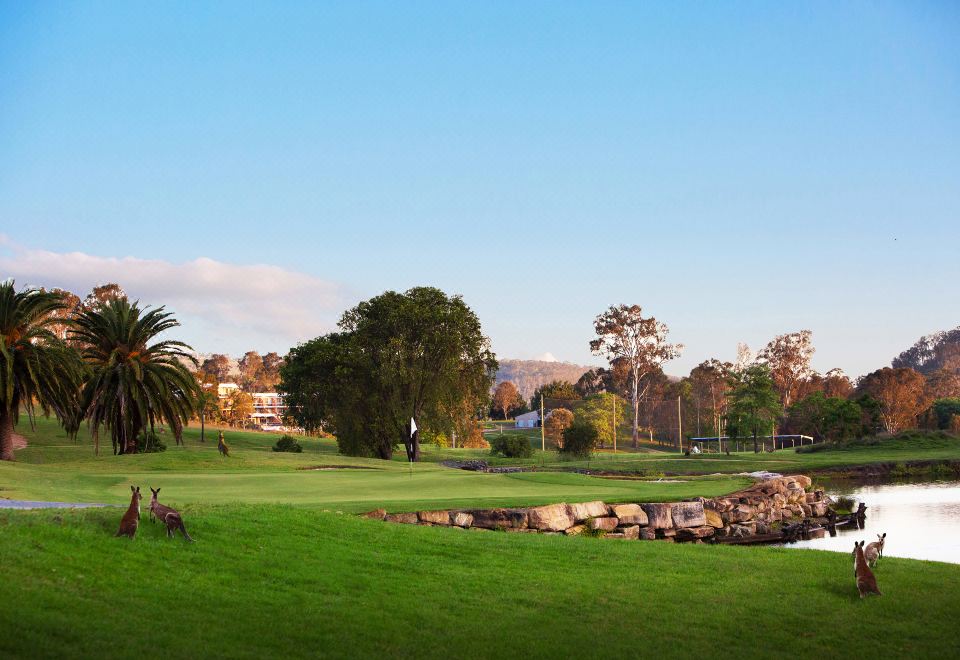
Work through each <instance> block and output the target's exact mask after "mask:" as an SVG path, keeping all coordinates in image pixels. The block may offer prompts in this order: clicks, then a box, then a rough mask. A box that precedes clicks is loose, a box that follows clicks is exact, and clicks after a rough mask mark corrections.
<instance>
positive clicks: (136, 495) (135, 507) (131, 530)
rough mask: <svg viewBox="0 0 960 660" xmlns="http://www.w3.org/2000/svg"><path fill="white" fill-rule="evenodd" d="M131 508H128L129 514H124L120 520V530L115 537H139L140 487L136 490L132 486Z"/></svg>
mask: <svg viewBox="0 0 960 660" xmlns="http://www.w3.org/2000/svg"><path fill="white" fill-rule="evenodd" d="M130 492H131V493H132V495H131V496H130V506H128V507H127V512H126V513H124V514H123V518H121V519H120V529H118V530H117V533H116V534H114V536H129V537H130V538H131V539H132V538H133V537H134V536H136V535H137V526H138V525H139V524H140V499H141V498H142V496H141V495H140V486H137V487H136V488H134V487H133V486H130Z"/></svg>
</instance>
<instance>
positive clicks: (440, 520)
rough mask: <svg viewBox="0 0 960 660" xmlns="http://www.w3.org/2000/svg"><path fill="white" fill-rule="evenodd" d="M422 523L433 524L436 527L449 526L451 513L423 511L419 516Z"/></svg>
mask: <svg viewBox="0 0 960 660" xmlns="http://www.w3.org/2000/svg"><path fill="white" fill-rule="evenodd" d="M417 515H419V516H420V522H424V523H432V524H434V525H449V524H450V512H449V511H421V512H420V513H419V514H417Z"/></svg>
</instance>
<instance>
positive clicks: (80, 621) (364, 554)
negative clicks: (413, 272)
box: [0, 506, 960, 658]
mask: <svg viewBox="0 0 960 660" xmlns="http://www.w3.org/2000/svg"><path fill="white" fill-rule="evenodd" d="M116 519H117V515H116V512H111V511H105V510H87V511H75V512H59V513H55V512H33V513H9V514H3V513H0V529H2V533H0V553H2V556H3V557H4V558H5V560H4V579H3V580H0V599H3V600H2V602H5V603H8V604H10V605H12V607H5V608H3V609H2V610H0V625H2V626H3V629H4V630H6V631H16V634H5V635H2V636H0V656H4V657H54V656H55V657H104V658H109V657H121V656H126V657H131V656H134V655H142V656H157V657H190V656H194V655H197V654H203V655H204V656H209V657H224V656H230V657H282V656H306V655H310V656H340V657H343V656H352V657H383V656H398V655H404V656H414V657H450V656H451V655H454V656H457V655H461V656H470V657H515V656H517V655H520V654H523V655H524V656H528V657H572V656H636V655H652V656H655V655H667V656H671V657H673V656H682V657H693V656H709V657H717V656H726V657H760V656H767V657H769V656H772V655H775V654H776V655H781V654H783V653H784V652H787V653H789V654H790V655H792V656H794V655H795V656H797V657H811V656H812V655H814V654H818V655H826V656H829V657H901V656H904V655H909V656H914V657H916V656H925V657H956V656H957V655H958V654H960V642H958V638H957V637H956V636H955V635H952V634H948V631H949V630H952V629H953V627H954V626H955V623H956V620H957V617H958V616H960V594H958V591H957V590H956V589H954V588H952V587H951V586H949V585H955V584H956V583H957V579H958V577H960V570H958V567H955V566H949V565H946V564H937V563H932V562H916V561H910V560H898V559H894V558H885V559H883V560H881V563H880V566H879V567H878V569H877V576H878V580H879V584H880V586H881V589H882V590H883V591H884V596H883V597H881V598H871V599H869V600H866V601H860V600H859V599H858V598H857V596H856V589H855V587H854V582H853V577H852V575H851V573H852V571H851V561H850V558H849V557H848V556H847V555H845V554H840V553H829V552H815V551H799V550H786V549H778V548H732V547H714V546H692V545H684V546H681V545H672V544H666V543H655V542H622V541H607V540H601V539H591V538H566V537H556V536H533V535H523V534H507V533H497V532H469V531H451V530H447V529H438V528H424V527H408V526H403V525H388V524H385V523H380V522H375V521H369V520H361V519H357V518H354V517H350V516H337V515H336V514H332V513H322V512H318V511H316V510H312V509H308V508H298V507H282V506H242V507H239V506H238V507H203V508H202V509H201V510H199V511H195V512H193V514H192V515H191V516H190V517H189V518H188V524H189V529H190V531H191V533H192V534H193V536H194V537H195V538H197V542H196V543H195V544H186V543H183V542H181V541H180V540H175V541H168V540H167V539H166V538H164V537H163V534H162V532H161V530H160V528H159V525H151V523H149V522H148V521H147V520H146V516H145V517H144V521H143V523H142V528H141V533H140V535H139V536H138V538H137V539H136V540H135V541H132V542H131V541H129V540H126V539H115V538H112V537H111V534H112V532H113V531H114V529H115V527H116Z"/></svg>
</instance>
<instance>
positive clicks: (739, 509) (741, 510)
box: [722, 504, 757, 523]
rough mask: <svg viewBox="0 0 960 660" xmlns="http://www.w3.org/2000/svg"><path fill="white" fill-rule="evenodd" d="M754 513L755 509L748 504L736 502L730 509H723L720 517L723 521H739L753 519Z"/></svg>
mask: <svg viewBox="0 0 960 660" xmlns="http://www.w3.org/2000/svg"><path fill="white" fill-rule="evenodd" d="M756 513H757V511H756V509H754V508H753V507H752V506H750V505H749V504H738V505H737V506H735V507H733V508H732V509H731V510H730V511H724V512H723V514H722V517H723V520H724V522H727V523H739V522H746V521H748V520H753V517H754V516H755V515H756Z"/></svg>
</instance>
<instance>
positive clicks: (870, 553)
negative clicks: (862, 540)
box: [863, 532, 887, 566]
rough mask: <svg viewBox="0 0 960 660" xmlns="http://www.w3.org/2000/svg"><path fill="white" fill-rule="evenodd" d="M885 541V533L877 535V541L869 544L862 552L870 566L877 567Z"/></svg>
mask: <svg viewBox="0 0 960 660" xmlns="http://www.w3.org/2000/svg"><path fill="white" fill-rule="evenodd" d="M886 539H887V533H886V532H884V533H883V535H880V534H877V540H876V541H874V542H873V543H871V544H869V545H868V546H867V547H866V549H865V550H864V551H863V556H864V557H865V558H866V560H867V563H868V564H870V565H871V566H876V565H877V560H878V559H880V557H882V556H883V544H884V542H885V541H886Z"/></svg>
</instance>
